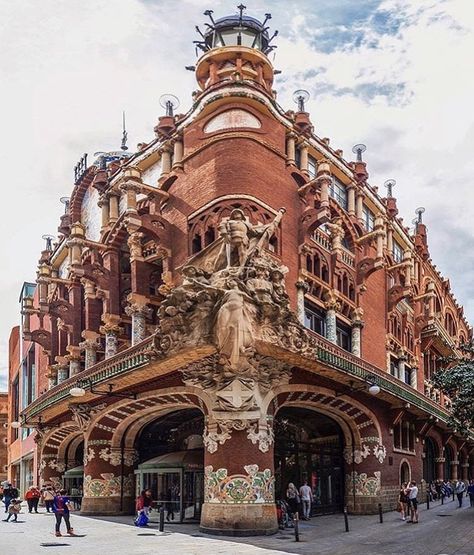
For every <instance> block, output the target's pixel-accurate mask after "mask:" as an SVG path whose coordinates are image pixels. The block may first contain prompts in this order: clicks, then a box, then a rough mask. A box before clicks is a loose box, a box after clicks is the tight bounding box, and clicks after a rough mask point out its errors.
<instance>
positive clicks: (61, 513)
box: [53, 489, 75, 537]
mask: <svg viewBox="0 0 474 555" xmlns="http://www.w3.org/2000/svg"><path fill="white" fill-rule="evenodd" d="M70 511H71V500H70V499H69V497H67V495H66V490H65V489H62V490H60V491H59V495H55V496H54V499H53V512H54V514H55V516H56V536H58V537H60V536H62V534H61V521H62V520H63V519H64V522H65V524H66V529H67V533H68V535H69V536H75V534H74V530H73V528H72V527H71V520H70Z"/></svg>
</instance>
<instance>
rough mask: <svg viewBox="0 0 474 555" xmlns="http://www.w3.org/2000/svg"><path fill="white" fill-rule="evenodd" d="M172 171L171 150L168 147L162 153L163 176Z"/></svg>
mask: <svg viewBox="0 0 474 555" xmlns="http://www.w3.org/2000/svg"><path fill="white" fill-rule="evenodd" d="M170 171H171V150H170V147H169V146H168V145H165V146H164V147H163V150H162V151H161V175H167V174H168V173H170Z"/></svg>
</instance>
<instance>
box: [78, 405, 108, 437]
mask: <svg viewBox="0 0 474 555" xmlns="http://www.w3.org/2000/svg"><path fill="white" fill-rule="evenodd" d="M106 406H107V403H101V404H100V405H96V406H94V407H93V406H91V405H89V404H87V403H77V404H70V405H69V410H70V411H71V412H72V419H73V420H74V422H75V423H76V424H77V427H78V428H79V430H80V431H81V432H84V433H85V432H87V430H88V429H89V426H90V423H91V420H92V418H93V416H95V415H96V414H98V413H99V412H100V411H101V410H103V409H104V408H105V407H106Z"/></svg>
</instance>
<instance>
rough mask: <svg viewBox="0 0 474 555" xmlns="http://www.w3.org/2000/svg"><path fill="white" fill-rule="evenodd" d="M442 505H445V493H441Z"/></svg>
mask: <svg viewBox="0 0 474 555" xmlns="http://www.w3.org/2000/svg"><path fill="white" fill-rule="evenodd" d="M441 505H444V494H443V493H442V494H441Z"/></svg>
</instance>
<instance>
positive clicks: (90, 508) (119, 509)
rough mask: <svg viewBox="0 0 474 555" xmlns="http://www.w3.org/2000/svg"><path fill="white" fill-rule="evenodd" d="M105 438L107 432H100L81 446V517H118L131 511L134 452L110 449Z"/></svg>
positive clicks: (133, 485) (108, 441)
mask: <svg viewBox="0 0 474 555" xmlns="http://www.w3.org/2000/svg"><path fill="white" fill-rule="evenodd" d="M91 436H92V437H91ZM107 436H108V434H107V432H106V431H104V430H100V429H99V430H97V431H94V432H93V433H92V434H91V435H90V436H89V439H88V440H87V441H86V443H85V445H84V497H83V500H82V507H81V514H85V515H118V514H130V513H131V512H132V511H133V499H134V497H135V481H134V480H135V476H134V466H135V462H136V457H135V452H134V451H133V450H132V451H130V450H123V451H122V449H120V448H117V449H112V448H111V447H110V439H108V438H107Z"/></svg>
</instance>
